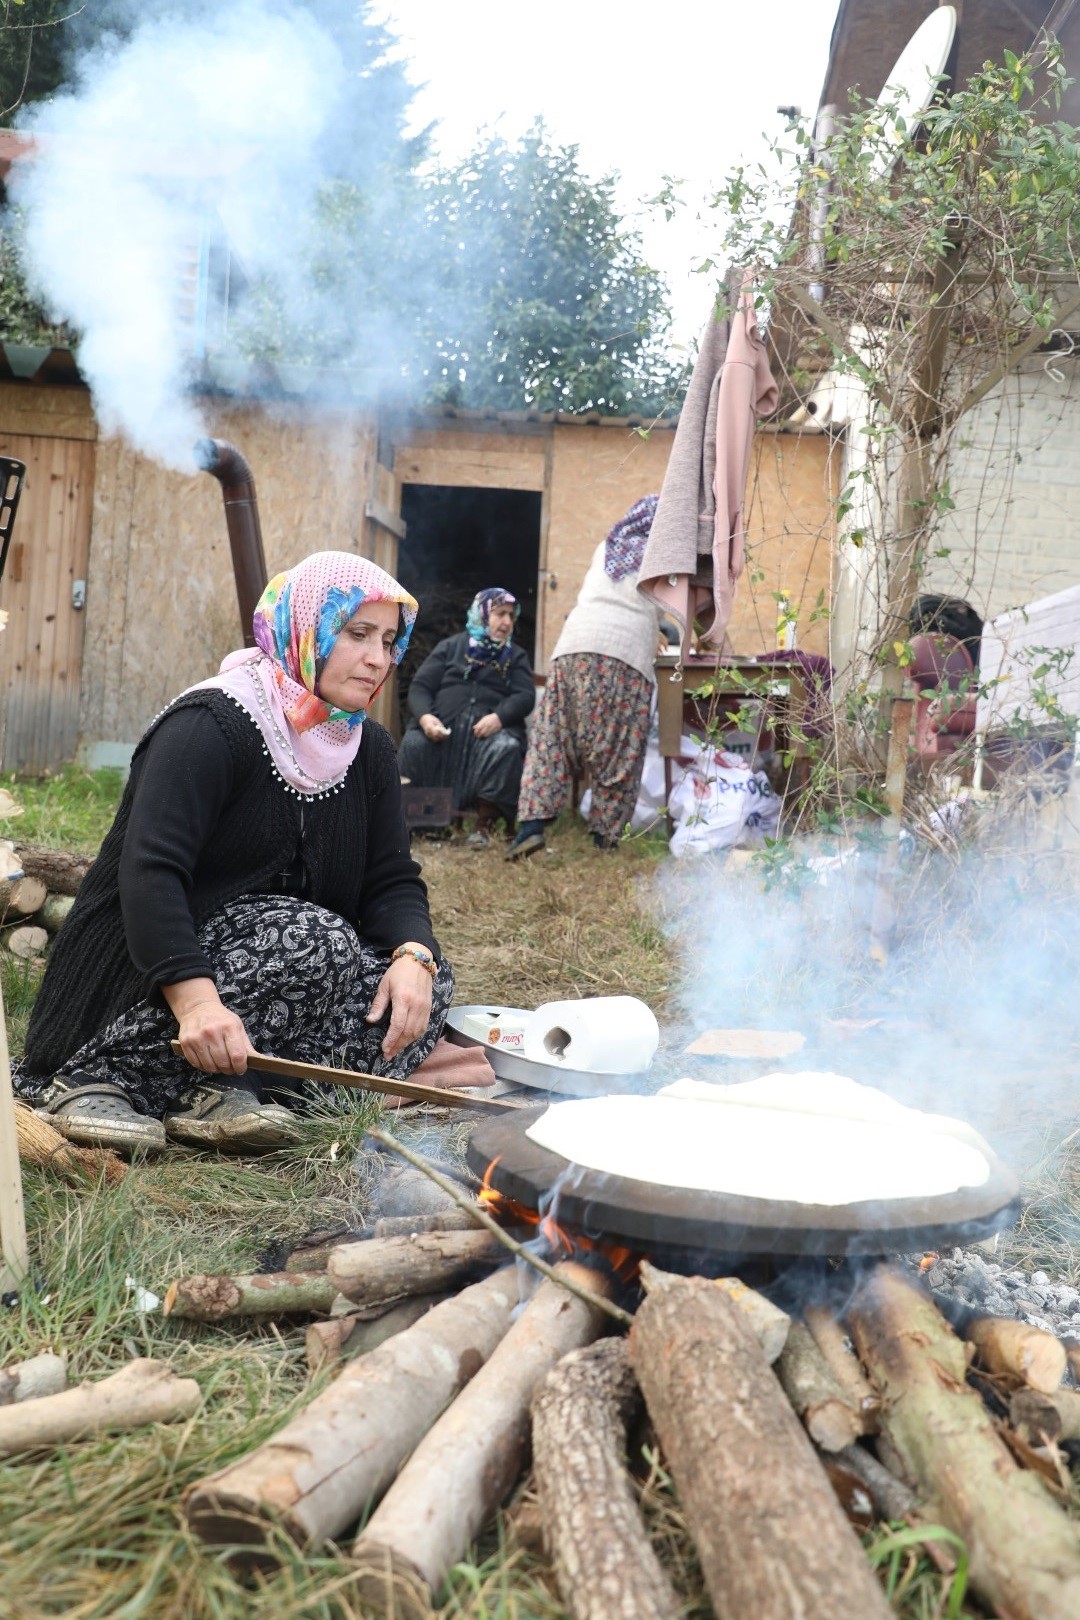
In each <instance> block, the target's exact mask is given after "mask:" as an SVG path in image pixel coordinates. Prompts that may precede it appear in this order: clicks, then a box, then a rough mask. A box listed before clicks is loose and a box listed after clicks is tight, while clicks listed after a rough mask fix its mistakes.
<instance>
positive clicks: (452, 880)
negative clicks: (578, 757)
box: [413, 823, 673, 1017]
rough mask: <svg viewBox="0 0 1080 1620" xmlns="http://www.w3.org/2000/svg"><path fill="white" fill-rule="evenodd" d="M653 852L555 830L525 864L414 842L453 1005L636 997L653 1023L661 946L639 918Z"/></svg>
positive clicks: (661, 989) (665, 994)
mask: <svg viewBox="0 0 1080 1620" xmlns="http://www.w3.org/2000/svg"><path fill="white" fill-rule="evenodd" d="M654 850H655V846H654V845H652V844H650V843H649V842H647V841H645V840H638V839H628V840H624V842H623V843H622V844H620V845H619V847H618V848H617V849H616V850H614V851H610V852H603V851H600V850H598V849H596V848H595V847H594V846H593V844H592V843H591V841H590V840H589V838H588V836H587V835H586V833H585V831H584V829H583V828H580V827H578V826H575V825H573V824H569V825H564V824H562V823H560V824H559V826H558V827H557V829H556V830H555V832H554V834H549V840H548V848H547V849H546V850H543V851H541V852H540V853H539V854H537V855H534V856H532V857H531V858H529V859H528V860H524V861H517V862H510V861H507V860H505V859H504V855H505V845H504V844H502V843H501V842H500V841H498V840H496V841H495V842H493V843H492V845H491V846H490V848H488V849H486V850H471V849H465V848H463V847H462V846H461V845H460V844H455V843H438V842H435V841H423V840H419V839H417V840H414V843H413V853H414V855H415V856H416V858H417V860H419V861H420V862H421V864H422V866H423V870H424V879H425V881H426V883H427V884H428V886H429V889H430V892H431V909H432V915H433V916H434V919H435V928H436V932H437V934H438V936H439V942H440V944H441V945H442V947H443V949H444V950H445V952H446V954H447V956H448V957H449V958H450V960H451V962H452V963H453V965H454V972H455V976H456V979H457V990H456V996H455V999H456V1000H457V1001H459V1002H481V1001H490V1002H492V1003H493V1004H495V1005H498V1004H499V1003H502V1004H503V1005H504V1006H511V1007H520V1006H528V1007H535V1006H539V1004H540V1003H541V1002H542V1001H556V1000H562V999H565V998H567V997H572V996H607V995H629V996H638V997H640V999H641V1000H643V1001H646V1002H648V1004H649V1006H650V1007H652V1009H653V1011H654V1012H655V1013H656V1014H657V1016H658V1017H662V1016H663V1013H664V1011H665V1009H666V1006H667V1003H668V999H669V997H670V995H671V992H672V989H673V972H672V964H671V961H670V958H669V954H668V942H667V940H666V938H665V937H664V935H663V933H662V932H661V930H660V928H659V927H658V926H656V925H655V924H654V923H652V922H651V921H650V920H649V919H648V917H647V916H646V915H645V914H644V913H645V906H646V904H647V900H646V892H647V891H648V889H649V888H650V887H651V884H652V880H653V877H654V875H655V871H656V859H655V854H654Z"/></svg>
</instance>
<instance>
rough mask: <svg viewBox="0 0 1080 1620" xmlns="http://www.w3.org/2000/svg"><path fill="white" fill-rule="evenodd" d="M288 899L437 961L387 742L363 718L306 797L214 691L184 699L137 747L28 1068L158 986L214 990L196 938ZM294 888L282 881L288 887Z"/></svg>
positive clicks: (63, 1055) (55, 964)
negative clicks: (346, 753) (255, 907)
mask: <svg viewBox="0 0 1080 1620" xmlns="http://www.w3.org/2000/svg"><path fill="white" fill-rule="evenodd" d="M283 875H284V876H285V878H286V885H285V886H286V888H287V889H289V890H290V891H292V892H295V890H296V877H297V875H299V878H300V888H299V892H301V893H302V894H303V897H304V898H305V899H307V900H310V901H312V902H314V903H315V904H316V905H321V906H325V907H326V908H327V909H328V910H330V911H334V912H336V913H337V914H338V915H339V916H341V917H344V918H345V919H346V920H347V921H348V922H350V923H352V925H353V926H354V928H355V929H356V931H357V933H358V934H359V935H360V936H361V937H362V938H363V939H364V940H366V941H367V942H368V943H369V944H371V945H373V946H375V947H376V948H377V949H379V950H387V951H389V950H393V949H394V947H395V946H397V945H400V944H402V943H404V941H406V940H416V941H417V942H418V943H420V944H423V945H426V946H428V947H429V949H431V950H432V951H433V952H434V953H435V954H436V956H438V948H437V945H436V942H435V937H434V935H433V933H432V931H431V918H430V915H429V912H428V905H427V890H426V888H425V886H424V883H423V881H422V880H421V877H420V868H419V866H418V865H417V864H416V862H415V861H414V860H413V859H412V857H411V856H410V854H409V839H408V833H407V832H406V830H405V825H404V821H403V819H402V814H401V794H400V785H399V780H398V772H397V763H396V760H395V756H394V746H393V743H392V742H391V740H390V737H389V734H388V733H387V732H386V731H384V729H383V728H382V726H379V725H376V724H375V722H374V721H371V720H368V721H366V722H365V725H364V735H363V740H362V742H361V746H360V751H359V753H358V754H357V756H356V759H355V760H354V761H353V763H352V765H351V766H350V768H349V772H348V775H347V776H346V778H345V780H344V782H343V783H342V785H341V787H340V789H339V790H338V791H336V792H330V793H328V794H326V795H324V796H323V797H321V798H314V799H313V798H305V799H303V800H301V799H300V798H299V797H298V796H297V795H295V794H294V793H293V792H292V791H291V790H290V789H289V788H287V787H285V786H284V785H283V783H282V782H281V780H280V778H279V777H278V776H277V775H276V773H275V772H274V770H273V766H272V764H271V761H270V759H269V757H268V756H267V754H266V751H265V749H264V747H263V741H262V737H261V735H260V733H259V730H258V728H257V727H256V725H255V724H254V722H253V721H252V719H251V717H250V716H249V715H248V714H247V713H246V712H245V711H244V710H243V709H242V708H241V707H240V706H239V704H235V703H234V702H233V701H232V699H230V698H229V697H227V696H226V695H225V694H224V693H222V692H219V691H214V690H210V691H203V692H191V693H187V694H185V695H184V696H183V697H181V698H179V699H178V700H177V701H176V702H175V703H174V704H173V705H172V706H171V707H170V708H169V709H168V710H166V712H165V714H164V715H162V716H161V717H160V718H159V719H158V720H157V721H156V722H155V724H154V725H153V726H152V727H151V728H150V730H149V731H148V732H147V734H146V736H145V737H144V738H143V739H142V741H141V742H140V744H139V746H138V748H137V749H136V751H135V755H134V758H133V759H132V763H131V776H130V778H129V781H128V784H127V788H126V789H125V792H124V796H123V799H122V800H121V803H120V808H119V810H118V811H117V813H116V819H115V821H114V822H113V825H112V827H111V829H110V831H109V833H108V835H107V836H106V838H105V842H104V843H103V844H102V846H101V853H100V854H99V855H98V857H97V859H96V860H95V861H94V864H93V865H92V866H91V868H90V871H89V872H88V874H87V876H86V878H85V880H84V882H83V884H82V887H81V888H80V890H79V894H78V898H77V899H76V901H75V905H74V906H73V908H72V910H71V913H70V915H69V917H68V918H67V920H66V922H65V923H64V926H63V927H62V928H61V930H60V932H59V934H58V935H57V937H56V942H55V944H54V946H53V950H52V954H51V955H50V958H49V965H48V968H47V969H46V972H45V978H44V980H43V982H42V986H41V990H40V991H39V993H38V997H37V1000H36V1002H35V1004H34V1011H33V1015H32V1017H31V1020H30V1028H29V1030H28V1031H27V1036H26V1055H25V1059H24V1062H23V1065H22V1070H23V1072H24V1073H25V1074H27V1075H34V1076H41V1075H48V1076H51V1075H52V1074H54V1073H55V1072H56V1071H57V1070H58V1069H60V1068H61V1067H62V1066H63V1064H64V1063H65V1062H66V1061H67V1059H68V1058H69V1057H70V1056H71V1055H72V1054H73V1053H74V1052H77V1051H78V1049H79V1048H80V1047H81V1046H82V1045H84V1044H85V1042H86V1041H88V1040H89V1039H90V1037H91V1036H92V1035H94V1034H96V1033H97V1031H98V1030H100V1029H103V1028H104V1027H105V1026H106V1025H107V1024H109V1023H111V1022H112V1021H113V1019H115V1018H117V1017H118V1016H119V1015H120V1014H121V1013H123V1012H126V1011H127V1010H128V1009H129V1008H131V1007H133V1006H135V1005H136V1004H137V1003H139V1002H140V1001H142V1000H144V999H145V998H146V997H156V996H160V989H159V986H161V985H162V984H175V983H178V982H179V981H180V980H182V979H192V978H201V977H206V978H213V976H214V975H213V968H212V966H211V964H210V962H209V961H208V960H207V958H206V956H205V954H204V952H203V951H202V948H201V946H200V944H199V941H198V938H197V932H198V929H199V928H200V927H201V926H202V924H203V923H205V922H206V920H207V918H209V917H210V916H211V915H212V914H213V913H214V912H215V911H217V910H219V909H220V907H221V906H223V905H225V903H226V902H227V901H229V900H234V899H236V898H237V897H238V896H240V895H247V894H260V893H264V892H267V893H273V892H277V893H279V894H280V893H281V892H282V887H283ZM290 880H291V881H290Z"/></svg>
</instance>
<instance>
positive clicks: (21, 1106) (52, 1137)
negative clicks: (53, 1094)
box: [15, 1102, 127, 1187]
mask: <svg viewBox="0 0 1080 1620" xmlns="http://www.w3.org/2000/svg"><path fill="white" fill-rule="evenodd" d="M15 1134H16V1136H17V1137H18V1139H19V1158H20V1159H21V1160H22V1161H23V1163H24V1164H35V1165H37V1166H39V1168H40V1169H42V1170H52V1171H53V1172H54V1173H55V1174H56V1175H58V1176H62V1177H63V1178H64V1180H65V1181H70V1182H74V1183H75V1184H76V1185H77V1186H87V1185H93V1184H95V1183H97V1182H99V1181H101V1180H104V1181H105V1184H106V1186H109V1187H115V1186H116V1185H117V1183H118V1182H121V1181H123V1179H124V1176H125V1174H126V1173H127V1166H126V1164H125V1163H124V1161H123V1159H121V1158H119V1157H118V1156H117V1155H116V1154H115V1153H113V1152H112V1151H111V1150H110V1149H108V1148H86V1147H73V1146H72V1144H71V1143H70V1142H68V1141H65V1139H64V1138H63V1137H62V1136H61V1135H60V1132H59V1131H58V1130H57V1129H56V1127H55V1125H50V1124H49V1122H48V1120H46V1119H42V1117H41V1115H40V1114H38V1113H35V1111H34V1110H33V1109H32V1108H30V1107H29V1106H28V1105H27V1104H26V1103H24V1102H16V1104H15Z"/></svg>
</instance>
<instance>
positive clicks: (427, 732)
mask: <svg viewBox="0 0 1080 1620" xmlns="http://www.w3.org/2000/svg"><path fill="white" fill-rule="evenodd" d="M419 725H420V730H421V731H422V732H423V733H424V736H425V737H426V738H427V739H428V741H429V742H444V741H445V740H446V738H447V737H449V735H450V729H449V727H448V726H444V725H443V723H442V721H441V720H440V719H439V717H438V715H437V714H422V715H421V716H420V720H419Z"/></svg>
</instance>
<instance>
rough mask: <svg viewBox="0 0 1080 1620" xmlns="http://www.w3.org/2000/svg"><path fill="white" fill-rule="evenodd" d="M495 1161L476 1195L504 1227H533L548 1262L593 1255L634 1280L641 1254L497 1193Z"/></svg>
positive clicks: (624, 1277)
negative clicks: (493, 1180) (593, 1236)
mask: <svg viewBox="0 0 1080 1620" xmlns="http://www.w3.org/2000/svg"><path fill="white" fill-rule="evenodd" d="M498 1162H499V1157H498V1155H496V1157H495V1158H494V1159H492V1161H491V1163H490V1164H489V1165H488V1167H487V1169H486V1170H485V1171H484V1179H483V1181H482V1183H481V1186H480V1190H479V1192H478V1193H477V1194H476V1198H477V1202H478V1203H479V1204H480V1205H481V1206H482V1207H483V1208H484V1209H486V1210H487V1211H488V1213H489V1214H491V1215H494V1216H495V1218H496V1219H497V1220H498V1221H499V1222H500V1223H501V1224H502V1225H503V1226H525V1227H535V1228H536V1231H537V1233H538V1234H539V1236H540V1237H541V1238H543V1240H544V1242H545V1244H546V1245H547V1248H548V1250H549V1254H548V1255H547V1256H546V1257H545V1258H547V1259H549V1260H550V1261H551V1262H555V1261H557V1260H571V1259H575V1260H580V1259H581V1258H582V1257H583V1256H584V1255H586V1254H595V1255H598V1256H599V1257H600V1258H601V1259H603V1260H604V1262H605V1263H606V1264H607V1265H608V1266H610V1268H611V1270H612V1272H613V1274H614V1275H615V1276H616V1277H617V1278H618V1280H619V1281H620V1282H623V1283H630V1282H633V1280H634V1278H635V1277H636V1276H637V1273H638V1267H639V1266H640V1264H641V1262H642V1260H643V1259H644V1258H645V1256H644V1255H642V1254H639V1253H638V1252H637V1250H635V1249H628V1248H627V1247H626V1246H625V1245H624V1244H621V1243H616V1242H613V1241H612V1240H611V1239H609V1238H604V1237H599V1238H591V1237H586V1235H585V1234H584V1233H583V1232H576V1231H572V1230H567V1228H566V1227H563V1226H560V1225H559V1223H558V1221H557V1220H556V1219H555V1213H554V1210H553V1209H552V1210H549V1211H548V1212H547V1214H545V1215H541V1214H540V1213H539V1211H538V1210H535V1209H530V1208H529V1207H528V1206H527V1205H526V1204H519V1203H518V1202H517V1200H516V1199H514V1198H508V1197H507V1196H506V1194H505V1193H501V1192H499V1190H498V1189H497V1188H496V1187H494V1186H493V1185H492V1181H491V1177H492V1174H493V1172H494V1170H495V1166H496V1165H497V1164H498ZM556 1202H557V1201H556Z"/></svg>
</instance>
